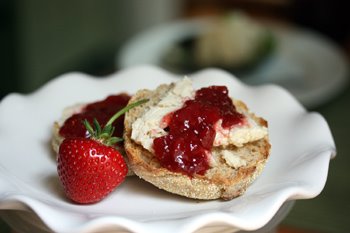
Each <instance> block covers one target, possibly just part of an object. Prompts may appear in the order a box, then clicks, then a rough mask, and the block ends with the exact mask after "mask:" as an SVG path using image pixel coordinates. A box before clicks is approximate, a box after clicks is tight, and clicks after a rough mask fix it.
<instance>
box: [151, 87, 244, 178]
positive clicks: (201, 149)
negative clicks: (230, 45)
mask: <svg viewBox="0 0 350 233" xmlns="http://www.w3.org/2000/svg"><path fill="white" fill-rule="evenodd" d="M165 118H166V122H167V124H168V125H167V127H166V128H165V130H166V131H168V134H167V135H165V136H162V137H158V138H155V139H154V141H153V148H154V151H155V156H156V157H157V158H158V160H159V161H160V164H161V165H162V166H163V167H165V168H167V169H169V170H170V171H174V172H181V173H183V174H187V175H189V176H190V177H192V176H193V175H194V174H200V175H203V174H204V173H205V172H206V171H207V170H208V168H209V158H208V156H209V155H210V151H211V149H212V147H213V142H214V139H215V135H216V132H215V128H214V127H215V124H216V123H217V122H218V121H219V120H222V127H223V128H230V127H232V126H234V125H237V124H241V123H243V120H244V115H242V114H240V113H239V112H237V110H236V107H235V106H234V104H233V102H232V99H231V98H230V97H229V96H228V90H227V88H226V87H225V86H210V87H206V88H202V89H200V90H198V91H196V94H195V98H194V99H192V100H187V101H186V102H185V103H184V106H183V107H182V108H181V109H178V110H177V111H175V112H172V113H171V114H168V115H167V116H165ZM169 118H170V120H169Z"/></svg>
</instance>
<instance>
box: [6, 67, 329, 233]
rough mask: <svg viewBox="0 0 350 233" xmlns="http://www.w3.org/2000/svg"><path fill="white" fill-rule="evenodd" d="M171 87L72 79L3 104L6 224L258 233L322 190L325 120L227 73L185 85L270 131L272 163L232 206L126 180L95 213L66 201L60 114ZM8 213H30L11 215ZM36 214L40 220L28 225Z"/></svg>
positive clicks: (145, 73)
mask: <svg viewBox="0 0 350 233" xmlns="http://www.w3.org/2000/svg"><path fill="white" fill-rule="evenodd" d="M178 78H179V77H178V76H176V75H173V74H170V73H167V72H165V71H163V70H160V69H158V68H155V67H149V66H142V67H135V68H130V69H126V70H123V71H121V72H118V73H116V74H113V75H111V76H108V77H105V78H94V77H89V76H87V75H85V74H81V73H70V74H66V75H63V76H61V77H58V78H56V79H54V80H52V81H51V82H49V83H47V84H46V85H45V86H44V87H42V88H40V89H39V90H37V91H36V92H34V93H32V94H29V95H21V94H10V95H8V96H7V97H5V98H4V99H3V101H2V102H1V104H0V148H1V152H0V153H1V157H0V177H1V180H0V209H3V210H12V211H9V212H8V214H7V215H6V216H7V218H9V216H11V215H12V216H15V217H18V220H20V219H21V220H23V221H27V224H29V225H30V224H31V225H32V227H34V228H35V227H37V229H36V230H34V231H33V229H32V230H31V232H41V231H43V229H44V230H45V229H50V230H52V231H55V232H97V231H98V232H102V231H112V230H114V231H119V232H140V233H156V232H169V233H175V232H176V233H190V232H195V231H197V230H201V231H202V232H212V231H215V230H216V231H218V230H219V231H220V232H224V231H225V230H226V231H231V232H232V231H235V230H240V229H243V230H255V229H259V228H261V227H263V226H264V225H265V224H267V223H268V222H269V221H270V220H271V219H272V218H273V216H274V215H275V214H276V213H277V211H278V210H279V209H280V207H281V206H282V205H283V204H284V203H285V202H286V201H287V200H296V199H307V198H313V197H315V196H317V195H318V194H319V193H320V192H321V191H322V189H323V187H324V185H325V182H326V179H327V172H328V165H329V161H330V159H331V158H332V157H333V156H334V155H335V145H334V141H333V138H332V135H331V133H330V130H329V128H328V125H327V123H326V121H325V120H324V118H323V117H322V116H321V115H319V114H317V113H308V112H306V111H305V109H304V108H303V107H302V106H301V105H300V104H299V103H298V102H297V101H296V100H295V99H294V98H293V97H292V96H291V95H290V94H289V93H288V92H286V91H285V90H284V89H282V88H280V87H278V86H273V85H266V86H259V87H250V86H246V85H244V84H242V83H241V82H240V81H239V80H237V79H236V78H235V77H233V76H232V75H231V74H229V73H226V72H223V71H220V70H213V69H211V70H204V71H201V72H198V73H195V74H193V75H191V76H190V78H192V79H193V80H194V85H195V87H197V88H198V87H201V86H208V85H226V86H228V88H229V90H230V94H231V96H233V97H236V98H239V99H242V100H243V101H245V102H246V103H247V105H248V106H249V107H250V108H251V110H252V111H254V112H256V113H257V114H258V115H260V116H263V117H264V118H265V119H267V120H268V122H269V129H270V137H271V144H272V152H271V156H270V159H269V161H268V163H267V166H266V168H265V170H264V171H263V173H262V175H261V176H260V177H259V178H258V179H257V180H256V182H255V183H254V184H253V185H252V186H251V187H250V188H249V189H248V190H247V192H246V193H245V194H244V195H243V196H241V197H239V198H236V199H233V200H231V201H219V200H217V201H195V200H191V199H186V198H183V197H179V196H176V195H172V194H169V193H166V192H164V191H161V190H158V189H157V188H155V187H153V186H152V185H150V184H148V183H146V182H143V181H142V180H140V179H138V178H136V177H133V178H127V180H126V182H124V183H123V184H122V185H121V186H120V187H119V188H118V189H116V190H115V191H114V192H113V193H112V194H111V195H110V196H109V197H108V198H107V199H105V200H103V201H102V202H99V203H97V204H94V205H77V204H73V203H71V202H70V201H69V200H67V199H66V198H65V196H64V194H63V193H62V189H61V187H60V185H59V182H58V179H57V174H56V164H55V159H54V155H53V153H52V150H51V148H50V136H51V127H52V123H53V122H54V121H55V120H56V119H58V118H59V116H60V114H61V111H62V109H63V108H64V107H66V106H69V105H72V104H75V103H78V102H88V101H94V100H98V99H102V98H105V97H106V96H107V95H110V94H113V93H119V92H128V93H130V94H132V93H135V92H136V91H137V90H138V89H140V88H151V89H153V88H155V87H156V86H157V85H159V84H161V83H169V82H172V81H176V80H178ZM13 210H16V211H17V210H26V211H27V212H20V214H17V215H16V214H14V213H15V212H16V211H13ZM2 213H4V212H2ZM33 213H34V214H35V215H36V216H38V217H39V219H41V220H40V221H39V220H36V222H33V221H34V220H30V219H29V217H28V216H29V215H30V214H33ZM27 215H28V216H27ZM17 227H19V228H20V227H21V226H17Z"/></svg>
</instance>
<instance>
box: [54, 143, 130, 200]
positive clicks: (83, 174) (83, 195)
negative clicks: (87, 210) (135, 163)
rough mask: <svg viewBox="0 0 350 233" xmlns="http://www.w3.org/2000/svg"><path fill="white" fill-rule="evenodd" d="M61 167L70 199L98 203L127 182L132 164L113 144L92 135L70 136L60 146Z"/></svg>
mask: <svg viewBox="0 0 350 233" xmlns="http://www.w3.org/2000/svg"><path fill="white" fill-rule="evenodd" d="M57 171H58V176H59V179H60V181H61V183H62V185H63V188H64V190H65V192H66V194H67V196H68V197H69V198H70V199H72V200H73V201H75V202H78V203H94V202H98V201H100V200H101V199H103V198H105V197H106V196H107V195H108V194H109V193H110V192H112V191H113V190H114V189H115V188H116V187H117V186H118V185H119V184H120V183H121V182H123V180H124V179H125V177H126V174H127V172H128V168H127V165H126V163H125V161H124V158H123V156H122V155H121V154H120V153H119V152H118V151H117V150H116V149H114V148H113V147H110V146H105V145H103V144H101V143H100V142H98V141H95V140H92V139H87V138H70V139H65V140H64V141H63V142H62V144H61V146H60V148H59V155H58V167H57Z"/></svg>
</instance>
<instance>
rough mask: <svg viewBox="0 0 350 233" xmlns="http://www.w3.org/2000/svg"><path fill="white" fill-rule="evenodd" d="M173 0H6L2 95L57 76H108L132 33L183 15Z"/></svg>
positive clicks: (0, 11) (0, 12) (1, 5)
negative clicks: (118, 52) (82, 74)
mask: <svg viewBox="0 0 350 233" xmlns="http://www.w3.org/2000/svg"><path fill="white" fill-rule="evenodd" d="M180 5H181V1H172V0H148V1H139V0H127V1H125V0H121V1H113V0H105V1H92V0H75V1H67V0H63V1H45V0H31V1H21V0H14V1H12V0H1V2H0V17H1V18H0V19H1V20H0V24H1V28H0V30H1V37H0V38H1V44H0V48H1V50H0V51H1V53H0V65H1V74H0V75H1V97H3V96H4V95H5V94H6V93H8V92H13V91H17V92H24V93H27V92H31V91H33V90H35V89H36V88H38V87H40V86H41V85H42V84H43V83H45V82H47V81H48V80H50V79H52V78H53V77H55V76H57V75H59V74H62V73H65V72H69V71H83V72H86V73H91V74H94V75H105V74H107V73H109V72H112V71H113V69H114V57H115V56H116V53H117V51H118V48H119V47H120V46H121V44H123V43H124V42H125V40H127V39H128V38H129V37H130V36H131V35H133V34H134V33H136V32H137V31H139V30H142V29H145V28H147V27H150V26H152V25H154V24H156V23H159V22H163V21H166V20H169V19H172V18H173V17H175V16H176V15H179V12H178V11H179V10H180Z"/></svg>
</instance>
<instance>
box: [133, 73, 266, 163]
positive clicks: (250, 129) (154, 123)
mask: <svg viewBox="0 0 350 233" xmlns="http://www.w3.org/2000/svg"><path fill="white" fill-rule="evenodd" d="M194 96H195V90H194V89H193V87H192V82H191V80H190V79H188V78H184V79H182V80H181V81H179V82H177V83H175V85H174V87H173V88H172V89H171V90H169V92H168V93H166V94H165V96H164V97H163V98H162V99H161V101H159V103H158V104H156V105H155V106H152V107H151V108H150V109H149V110H148V111H146V112H145V113H144V114H143V115H142V116H141V117H140V118H138V119H137V120H136V121H135V122H134V123H133V124H132V134H131V138H132V139H133V140H134V141H136V142H137V143H139V144H141V145H142V146H143V147H144V148H145V149H147V150H148V151H150V152H153V140H154V139H155V138H157V137H161V136H164V135H166V134H167V132H166V131H165V130H164V122H163V118H164V116H166V115H168V114H170V113H172V112H174V111H176V110H178V109H180V108H182V106H183V104H184V102H185V101H186V100H189V99H193V98H194ZM246 117H247V119H246V122H245V123H244V124H242V125H237V126H234V127H232V128H230V129H225V128H223V127H222V126H221V122H222V121H221V120H220V121H218V122H217V124H215V126H214V127H215V130H216V136H215V140H214V146H225V145H232V144H233V145H235V146H237V147H241V146H243V145H244V144H246V143H248V142H251V141H255V140H259V139H261V138H263V137H265V136H266V135H267V133H268V132H267V128H266V127H261V126H259V125H258V124H256V123H255V121H254V120H253V119H251V118H249V116H247V115H246ZM221 156H222V157H223V158H224V159H225V161H226V163H227V164H228V165H230V166H232V167H240V166H244V165H245V164H246V161H245V160H244V159H242V158H240V157H237V156H236V155H234V154H232V153H231V152H230V151H228V150H227V151H226V150H222V153H221Z"/></svg>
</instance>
